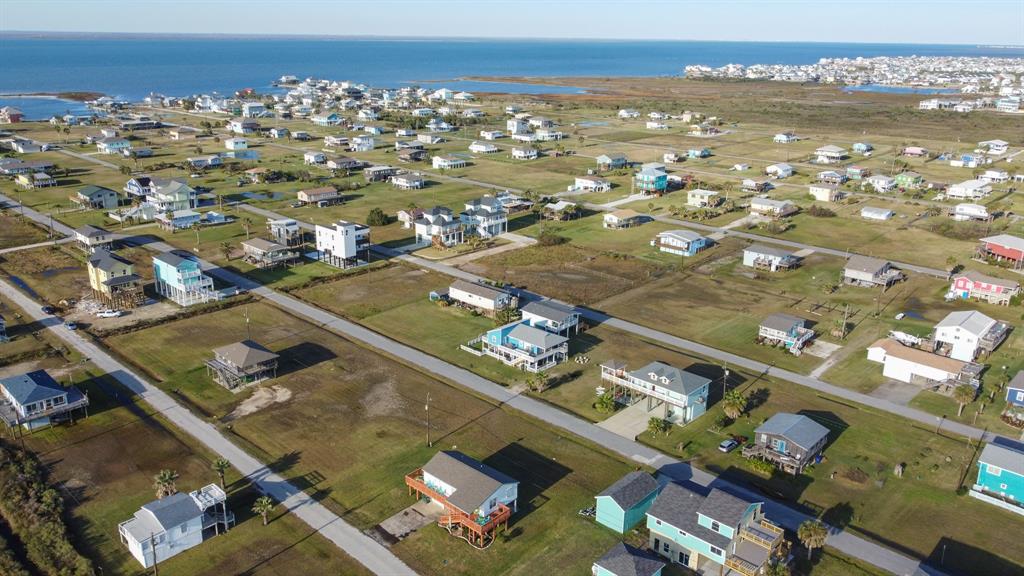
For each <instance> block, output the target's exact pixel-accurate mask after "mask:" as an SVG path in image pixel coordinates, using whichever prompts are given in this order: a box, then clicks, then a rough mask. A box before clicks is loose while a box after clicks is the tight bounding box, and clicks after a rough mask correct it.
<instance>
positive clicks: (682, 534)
mask: <svg viewBox="0 0 1024 576" xmlns="http://www.w3.org/2000/svg"><path fill="white" fill-rule="evenodd" d="M679 536H680V537H681V538H686V532H684V531H682V530H680V531H679Z"/></svg>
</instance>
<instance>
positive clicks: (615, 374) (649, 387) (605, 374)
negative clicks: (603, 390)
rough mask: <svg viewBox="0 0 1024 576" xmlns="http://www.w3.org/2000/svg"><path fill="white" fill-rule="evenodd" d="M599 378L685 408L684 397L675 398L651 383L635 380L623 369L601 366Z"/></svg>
mask: <svg viewBox="0 0 1024 576" xmlns="http://www.w3.org/2000/svg"><path fill="white" fill-rule="evenodd" d="M601 379H602V380H605V381H607V382H611V383H613V384H618V385H619V386H624V387H626V388H629V389H630V390H635V391H637V392H640V393H641V394H643V395H644V396H650V397H652V398H657V399H658V400H661V401H663V402H667V403H669V404H671V405H673V406H677V407H679V408H686V406H687V402H686V400H687V399H686V398H676V397H673V396H670V395H668V394H667V393H665V392H662V391H660V390H658V388H657V387H656V386H654V385H653V384H648V383H646V382H641V381H636V380H634V379H633V378H631V377H630V376H629V373H628V372H626V371H624V370H612V369H610V368H608V367H607V366H602V367H601Z"/></svg>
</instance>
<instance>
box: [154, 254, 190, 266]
mask: <svg viewBox="0 0 1024 576" xmlns="http://www.w3.org/2000/svg"><path fill="white" fill-rule="evenodd" d="M153 260H159V261H161V262H164V263H166V264H170V265H171V266H174V267H175V268H177V267H179V266H181V264H182V263H183V262H195V260H192V259H191V258H184V257H182V256H178V255H177V254H174V253H173V252H161V253H159V254H157V255H156V256H153Z"/></svg>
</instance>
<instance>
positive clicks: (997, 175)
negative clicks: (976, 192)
mask: <svg viewBox="0 0 1024 576" xmlns="http://www.w3.org/2000/svg"><path fill="white" fill-rule="evenodd" d="M980 179H981V180H983V181H985V182H988V183H990V184H998V183H1001V182H1006V181H1008V180H1009V179H1010V174H1009V173H1008V172H1006V170H985V173H984V174H982V175H981V178H980Z"/></svg>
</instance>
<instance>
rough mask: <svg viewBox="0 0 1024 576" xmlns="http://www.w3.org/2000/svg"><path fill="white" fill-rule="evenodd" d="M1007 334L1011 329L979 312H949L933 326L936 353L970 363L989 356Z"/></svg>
mask: <svg viewBox="0 0 1024 576" xmlns="http://www.w3.org/2000/svg"><path fill="white" fill-rule="evenodd" d="M1009 333H1010V326H1009V325H1008V324H1006V323H1005V322H1000V321H998V320H995V319H993V318H989V317H988V316H986V315H984V314H982V313H981V312H978V311H977V310H957V311H955V312H950V313H949V314H947V315H946V317H945V318H943V319H942V320H941V321H940V322H939V323H938V324H936V325H935V333H934V335H933V342H934V345H935V351H936V352H937V353H939V354H942V355H943V356H949V357H950V358H955V359H957V360H963V361H964V362H973V361H974V359H975V358H977V357H978V356H979V355H980V354H982V353H984V354H990V353H991V352H992V351H993V350H995V349H996V348H997V347H998V346H999V345H1000V344H1002V342H1003V340H1005V339H1006V337H1007V335H1009Z"/></svg>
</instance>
